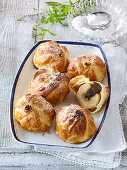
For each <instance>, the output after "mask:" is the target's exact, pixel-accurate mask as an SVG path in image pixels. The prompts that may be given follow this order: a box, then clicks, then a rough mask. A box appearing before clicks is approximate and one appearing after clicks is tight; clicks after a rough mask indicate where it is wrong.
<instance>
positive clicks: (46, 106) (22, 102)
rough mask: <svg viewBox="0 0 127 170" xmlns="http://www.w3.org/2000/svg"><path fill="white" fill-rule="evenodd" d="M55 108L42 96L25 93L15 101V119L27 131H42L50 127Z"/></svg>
mask: <svg viewBox="0 0 127 170" xmlns="http://www.w3.org/2000/svg"><path fill="white" fill-rule="evenodd" d="M54 114H55V109H54V108H53V106H52V105H51V104H50V103H49V102H47V101H46V100H45V99H44V98H43V97H42V96H40V95H37V94H26V95H24V96H22V97H21V98H20V99H19V100H18V101H17V103H16V107H15V119H16V120H17V121H18V122H19V123H20V126H21V127H22V128H24V129H26V130H28V131H35V132H43V131H46V130H48V129H49V128H50V126H51V125H52V122H53V118H54Z"/></svg>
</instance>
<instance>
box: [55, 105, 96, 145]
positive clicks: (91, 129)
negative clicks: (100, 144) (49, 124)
mask: <svg viewBox="0 0 127 170" xmlns="http://www.w3.org/2000/svg"><path fill="white" fill-rule="evenodd" d="M55 123H56V124H55V126H56V133H57V135H58V137H60V138H61V139H62V140H63V141H64V142H67V143H75V144H76V143H81V142H84V141H87V140H89V139H90V138H91V137H93V136H94V134H95V133H96V131H97V128H96V125H95V122H94V119H93V117H92V115H91V113H90V111H89V110H86V109H83V108H82V107H81V106H78V105H75V104H71V105H70V106H64V107H62V108H60V109H58V110H57V111H56V122H55Z"/></svg>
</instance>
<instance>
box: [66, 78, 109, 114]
mask: <svg viewBox="0 0 127 170" xmlns="http://www.w3.org/2000/svg"><path fill="white" fill-rule="evenodd" d="M69 87H70V89H71V91H72V92H73V93H74V94H75V95H76V96H77V98H78V101H79V103H80V104H81V106H82V107H83V108H85V109H89V110H90V111H91V113H95V112H97V111H99V110H100V109H101V108H102V106H103V105H104V104H105V103H106V102H107V100H108V97H109V88H108V87H107V86H106V85H103V84H102V83H100V82H96V81H90V80H89V79H88V78H86V77H85V76H84V75H80V76H77V77H75V78H73V79H71V81H70V84H69Z"/></svg>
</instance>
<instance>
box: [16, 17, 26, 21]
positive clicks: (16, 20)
mask: <svg viewBox="0 0 127 170" xmlns="http://www.w3.org/2000/svg"><path fill="white" fill-rule="evenodd" d="M23 18H24V17H22V18H19V19H17V20H16V21H21V20H22V19H23Z"/></svg>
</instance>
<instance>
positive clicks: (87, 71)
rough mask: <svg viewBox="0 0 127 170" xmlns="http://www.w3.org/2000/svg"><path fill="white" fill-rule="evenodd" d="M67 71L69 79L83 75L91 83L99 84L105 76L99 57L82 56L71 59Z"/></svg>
mask: <svg viewBox="0 0 127 170" xmlns="http://www.w3.org/2000/svg"><path fill="white" fill-rule="evenodd" d="M67 71H68V76H69V78H70V79H72V78H74V77H76V76H79V75H85V76H86V77H87V78H89V79H90V80H91V81H99V82H101V81H102V80H103V79H104V76H105V72H106V66H105V63H104V62H103V60H102V59H101V58H100V57H99V56H97V55H84V56H78V57H76V58H75V59H73V60H72V61H71V62H70V64H69V65H68V68H67Z"/></svg>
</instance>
